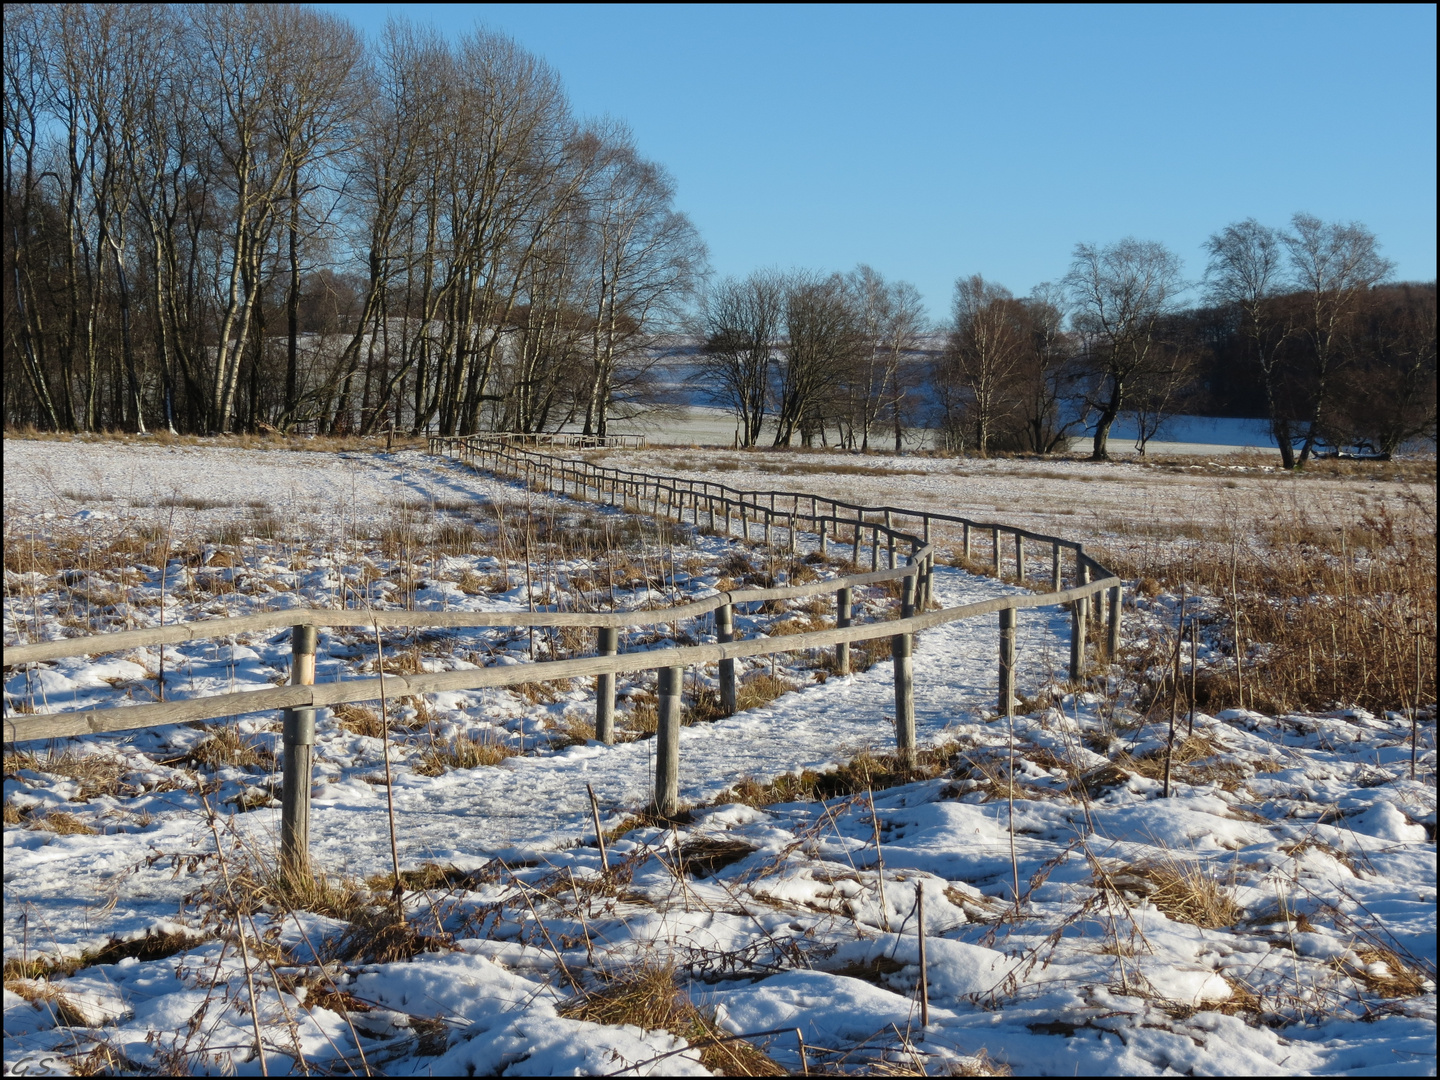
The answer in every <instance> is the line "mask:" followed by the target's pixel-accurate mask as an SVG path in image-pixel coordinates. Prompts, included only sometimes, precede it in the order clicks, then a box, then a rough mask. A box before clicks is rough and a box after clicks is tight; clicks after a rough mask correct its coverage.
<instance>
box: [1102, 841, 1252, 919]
mask: <svg viewBox="0 0 1440 1080" xmlns="http://www.w3.org/2000/svg"><path fill="white" fill-rule="evenodd" d="M1109 880H1110V881H1111V882H1114V883H1115V884H1116V885H1117V886H1119V887H1122V888H1124V889H1126V890H1127V891H1134V892H1138V893H1140V894H1142V895H1144V896H1145V897H1146V899H1148V900H1149V901H1150V902H1151V903H1152V904H1154V905H1155V907H1156V908H1158V909H1159V910H1160V911H1162V912H1164V913H1165V914H1166V915H1167V916H1169V917H1170V918H1171V919H1174V920H1175V921H1176V922H1184V923H1190V924H1191V925H1192V926H1198V927H1201V928H1202V929H1206V930H1218V929H1220V928H1221V927H1225V926H1233V925H1234V924H1235V923H1236V921H1237V920H1239V918H1240V917H1241V916H1242V915H1244V914H1245V911H1244V909H1243V908H1241V907H1240V905H1238V904H1237V903H1235V901H1234V900H1233V899H1231V897H1230V894H1229V893H1228V892H1227V891H1226V890H1225V889H1224V888H1223V887H1222V886H1221V885H1220V884H1219V883H1218V882H1217V881H1215V879H1214V878H1212V877H1210V876H1209V875H1207V874H1206V873H1205V872H1204V871H1203V870H1201V869H1200V867H1199V866H1198V865H1196V864H1195V863H1192V862H1188V861H1185V860H1182V859H1180V858H1177V857H1175V856H1170V857H1167V858H1161V859H1155V860H1152V861H1150V862H1145V863H1141V864H1139V865H1137V866H1133V867H1130V868H1129V869H1128V871H1126V872H1123V873H1122V874H1118V875H1115V876H1113V877H1111V878H1110V879H1109Z"/></svg>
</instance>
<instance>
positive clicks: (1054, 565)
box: [1050, 543, 1061, 592]
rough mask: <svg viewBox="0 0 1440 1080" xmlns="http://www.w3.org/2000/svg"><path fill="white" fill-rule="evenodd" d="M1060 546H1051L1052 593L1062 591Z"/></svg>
mask: <svg viewBox="0 0 1440 1080" xmlns="http://www.w3.org/2000/svg"><path fill="white" fill-rule="evenodd" d="M1060 580H1061V579H1060V545H1059V544H1058V543H1056V544H1051V545H1050V591H1051V592H1059V591H1060Z"/></svg>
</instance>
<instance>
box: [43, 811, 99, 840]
mask: <svg viewBox="0 0 1440 1080" xmlns="http://www.w3.org/2000/svg"><path fill="white" fill-rule="evenodd" d="M25 827H26V828H27V829H39V830H41V831H43V832H52V833H54V834H55V835H56V836H94V835H96V834H97V833H98V832H99V831H100V830H99V829H92V828H91V827H90V826H89V825H86V824H85V823H84V822H83V821H81V820H80V819H79V818H78V817H76V816H75V815H74V814H67V813H66V812H65V811H63V810H51V811H49V812H48V813H44V814H31V815H30V816H29V817H27V818H26V819H25Z"/></svg>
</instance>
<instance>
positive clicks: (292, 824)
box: [280, 625, 383, 875]
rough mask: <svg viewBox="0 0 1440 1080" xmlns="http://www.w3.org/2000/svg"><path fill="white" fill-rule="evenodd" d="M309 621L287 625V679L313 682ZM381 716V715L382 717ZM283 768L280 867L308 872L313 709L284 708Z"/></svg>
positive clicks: (287, 871) (313, 634) (312, 637)
mask: <svg viewBox="0 0 1440 1080" xmlns="http://www.w3.org/2000/svg"><path fill="white" fill-rule="evenodd" d="M318 637H319V634H318V633H317V631H316V629H315V627H313V626H310V625H302V626H292V627H291V628H290V682H291V683H292V684H293V685H295V686H314V685H315V642H316V640H317V638H318ZM382 719H383V718H382ZM282 727H283V735H282V738H283V740H284V761H285V764H284V772H283V773H282V775H281V781H280V782H281V785H282V787H281V791H280V869H281V872H282V873H285V874H294V875H304V874H308V873H309V872H310V775H311V769H312V766H313V762H314V758H315V710H314V709H286V710H285V712H284V720H283V723H282Z"/></svg>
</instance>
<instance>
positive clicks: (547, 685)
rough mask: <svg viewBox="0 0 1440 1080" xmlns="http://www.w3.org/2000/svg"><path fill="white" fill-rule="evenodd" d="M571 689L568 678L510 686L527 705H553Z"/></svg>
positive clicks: (511, 690)
mask: <svg viewBox="0 0 1440 1080" xmlns="http://www.w3.org/2000/svg"><path fill="white" fill-rule="evenodd" d="M569 690H570V682H569V680H568V679H555V680H552V681H551V682H523V683H520V684H519V685H518V686H512V687H510V692H511V693H512V694H515V695H516V696H517V697H519V698H520V700H521V701H523V702H525V703H526V704H527V705H553V704H555V702H557V701H559V700H560V697H561V695H563V694H566V693H568V692H569Z"/></svg>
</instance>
